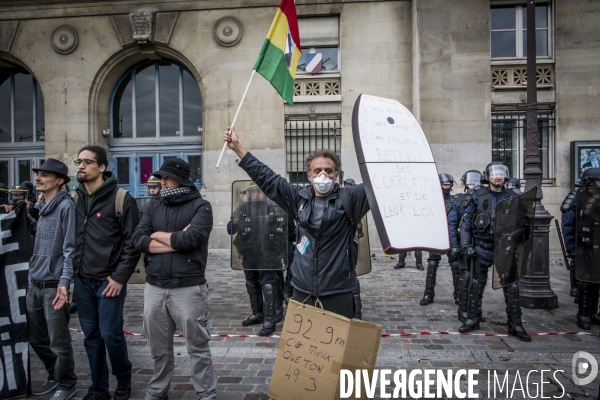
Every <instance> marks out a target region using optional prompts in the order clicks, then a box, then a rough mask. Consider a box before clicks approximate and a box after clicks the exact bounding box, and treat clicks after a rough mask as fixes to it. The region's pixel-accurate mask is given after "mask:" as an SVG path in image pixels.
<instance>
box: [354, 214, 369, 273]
mask: <svg viewBox="0 0 600 400" xmlns="http://www.w3.org/2000/svg"><path fill="white" fill-rule="evenodd" d="M357 239H358V258H357V261H356V275H357V276H360V275H365V274H368V273H369V272H371V246H370V244H369V229H368V223H367V216H366V215H365V216H364V217H363V219H362V220H361V221H360V223H359V224H358V225H356V233H355V236H354V240H355V243H356V240H357Z"/></svg>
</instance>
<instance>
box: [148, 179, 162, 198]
mask: <svg viewBox="0 0 600 400" xmlns="http://www.w3.org/2000/svg"><path fill="white" fill-rule="evenodd" d="M146 192H147V193H146V195H147V196H158V195H159V194H160V178H158V177H156V176H154V175H150V177H149V178H148V180H147V181H146Z"/></svg>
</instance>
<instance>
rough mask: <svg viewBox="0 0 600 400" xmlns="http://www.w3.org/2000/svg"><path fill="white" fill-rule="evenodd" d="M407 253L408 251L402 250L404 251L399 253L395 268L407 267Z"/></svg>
mask: <svg viewBox="0 0 600 400" xmlns="http://www.w3.org/2000/svg"><path fill="white" fill-rule="evenodd" d="M406 254H407V253H406V252H402V253H400V254H398V264H396V265H394V269H400V268H404V267H406V264H405V260H406Z"/></svg>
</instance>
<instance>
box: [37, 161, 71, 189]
mask: <svg viewBox="0 0 600 400" xmlns="http://www.w3.org/2000/svg"><path fill="white" fill-rule="evenodd" d="M31 170H32V171H33V172H35V173H37V172H38V171H46V172H54V173H55V174H56V175H58V177H59V178H63V179H64V180H65V183H69V182H70V181H71V178H69V175H68V173H69V167H67V165H66V164H65V163H64V162H62V161H59V160H57V159H55V158H47V159H46V161H44V163H43V164H42V165H41V166H40V167H39V168H31Z"/></svg>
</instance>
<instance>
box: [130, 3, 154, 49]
mask: <svg viewBox="0 0 600 400" xmlns="http://www.w3.org/2000/svg"><path fill="white" fill-rule="evenodd" d="M129 20H130V21H131V28H132V29H133V40H135V42H136V43H137V44H140V45H143V44H147V43H152V42H153V40H154V33H155V32H154V31H155V28H156V13H155V12H154V11H140V12H133V13H129Z"/></svg>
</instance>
